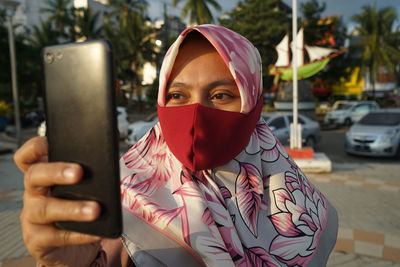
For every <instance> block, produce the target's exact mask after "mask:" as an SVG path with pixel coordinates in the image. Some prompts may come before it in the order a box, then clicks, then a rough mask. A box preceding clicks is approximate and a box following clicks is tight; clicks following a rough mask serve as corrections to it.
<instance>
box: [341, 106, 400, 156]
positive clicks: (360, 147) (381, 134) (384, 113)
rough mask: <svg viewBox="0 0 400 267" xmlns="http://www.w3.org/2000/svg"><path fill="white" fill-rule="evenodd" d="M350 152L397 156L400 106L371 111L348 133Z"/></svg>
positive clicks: (399, 137)
mask: <svg viewBox="0 0 400 267" xmlns="http://www.w3.org/2000/svg"><path fill="white" fill-rule="evenodd" d="M345 150H346V152H347V153H349V154H357V155H366V156H388V157H390V156H395V155H399V153H400V108H396V109H381V110H375V111H371V112H370V113H368V114H367V115H365V116H364V117H363V118H362V119H361V120H360V121H359V122H358V123H356V124H354V125H353V126H351V127H350V129H349V131H348V132H347V133H346V142H345Z"/></svg>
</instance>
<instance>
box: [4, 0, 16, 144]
mask: <svg viewBox="0 0 400 267" xmlns="http://www.w3.org/2000/svg"><path fill="white" fill-rule="evenodd" d="M0 4H1V5H3V6H4V7H5V8H6V9H7V13H8V14H7V17H8V44H9V46H10V61H11V84H12V93H13V102H14V117H15V118H14V120H15V130H16V142H17V147H20V146H21V121H20V117H19V102H18V85H17V63H16V60H15V43H14V30H13V23H12V17H13V15H14V13H15V10H16V9H17V7H18V6H19V5H20V4H21V2H20V1H18V0H0Z"/></svg>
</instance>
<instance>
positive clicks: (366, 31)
mask: <svg viewBox="0 0 400 267" xmlns="http://www.w3.org/2000/svg"><path fill="white" fill-rule="evenodd" d="M396 19H397V12H396V10H395V9H394V8H391V7H386V8H383V9H380V10H377V9H376V3H374V4H372V5H370V6H364V7H363V8H362V12H361V14H357V15H354V16H352V18H351V20H352V21H354V22H356V23H357V26H356V28H355V30H356V31H357V32H358V34H359V36H358V37H359V41H358V42H356V43H355V44H354V46H355V48H356V49H357V50H358V51H360V52H361V56H360V59H359V63H358V64H359V65H360V69H361V72H360V73H361V75H364V76H365V75H366V74H367V73H369V82H370V83H371V84H372V86H373V97H374V96H375V83H376V81H377V78H378V74H379V68H380V67H385V68H386V69H387V70H388V71H389V72H391V73H393V72H394V69H395V65H396V62H397V64H398V62H399V60H400V52H399V51H398V50H397V49H396V48H395V47H393V46H392V45H391V44H390V40H391V39H392V36H393V32H392V29H393V24H394V22H395V20H396Z"/></svg>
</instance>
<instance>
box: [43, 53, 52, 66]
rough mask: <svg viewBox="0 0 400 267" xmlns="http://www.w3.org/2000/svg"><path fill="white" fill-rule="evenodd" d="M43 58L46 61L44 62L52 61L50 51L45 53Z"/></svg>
mask: <svg viewBox="0 0 400 267" xmlns="http://www.w3.org/2000/svg"><path fill="white" fill-rule="evenodd" d="M44 60H45V61H46V63H49V64H51V63H53V61H54V55H53V54H52V53H46V55H45V56H44Z"/></svg>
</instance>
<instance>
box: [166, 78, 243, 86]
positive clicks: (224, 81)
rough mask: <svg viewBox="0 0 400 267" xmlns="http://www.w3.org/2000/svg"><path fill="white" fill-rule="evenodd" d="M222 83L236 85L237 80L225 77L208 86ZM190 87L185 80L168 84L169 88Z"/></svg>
mask: <svg viewBox="0 0 400 267" xmlns="http://www.w3.org/2000/svg"><path fill="white" fill-rule="evenodd" d="M220 85H231V86H236V82H235V81H234V80H233V79H228V78H224V79H221V80H216V81H213V82H211V83H209V84H208V85H207V88H214V87H217V86H220ZM187 87H190V86H189V85H188V84H186V83H183V82H179V81H178V82H172V83H168V84H167V88H187Z"/></svg>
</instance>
